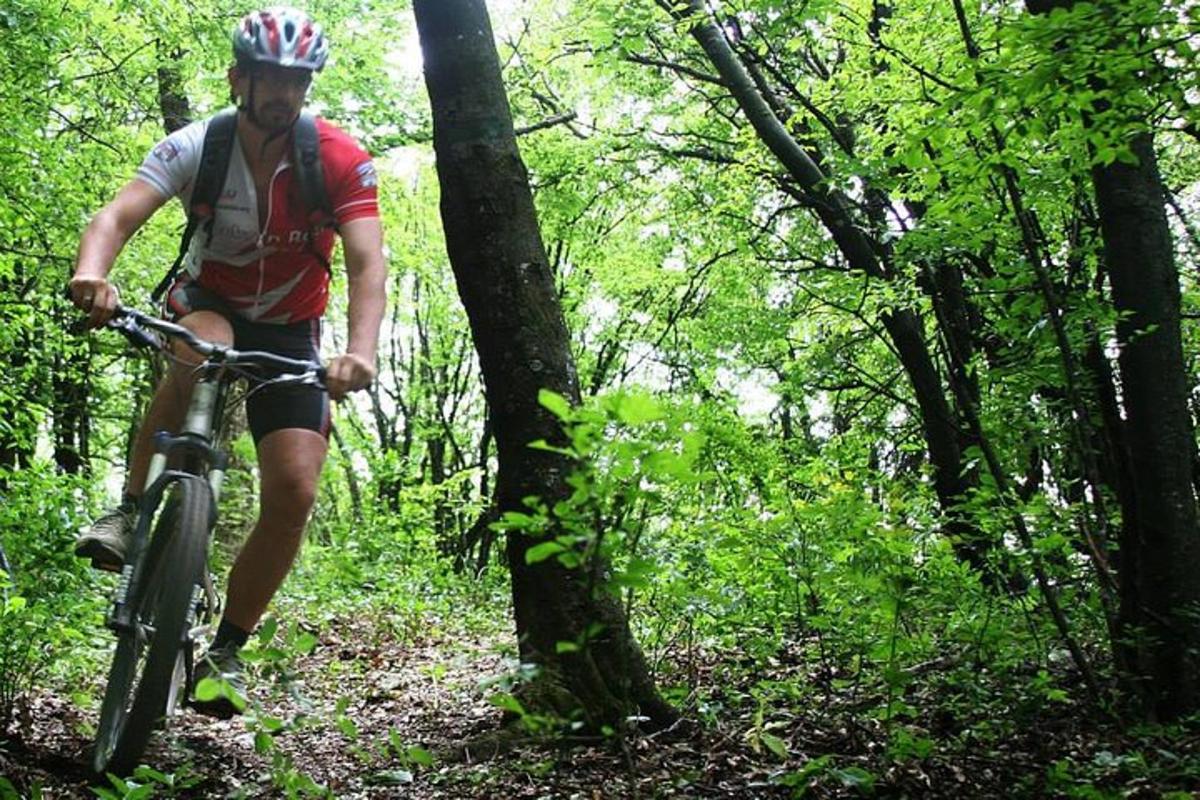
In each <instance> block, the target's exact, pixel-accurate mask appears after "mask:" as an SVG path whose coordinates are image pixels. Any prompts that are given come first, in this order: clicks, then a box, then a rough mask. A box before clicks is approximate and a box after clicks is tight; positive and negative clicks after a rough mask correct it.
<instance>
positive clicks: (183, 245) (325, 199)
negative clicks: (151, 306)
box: [150, 110, 337, 303]
mask: <svg viewBox="0 0 1200 800" xmlns="http://www.w3.org/2000/svg"><path fill="white" fill-rule="evenodd" d="M236 136H237V112H236V111H233V110H229V111H223V112H221V113H220V114H217V115H216V116H215V117H213V118H212V119H211V120H210V121H209V123H208V129H207V130H206V131H205V132H204V147H203V149H201V151H200V170H199V172H198V173H197V174H196V187H195V189H193V190H192V199H191V203H190V204H189V206H188V212H187V225H186V226H185V227H184V229H183V237H182V239H181V241H180V242H179V255H178V256H177V257H176V258H175V263H174V264H172V265H171V269H170V270H168V271H167V274H166V275H164V276H163V279H162V280H161V281H159V283H158V286H156V287H155V289H154V292H153V293H152V294H151V295H150V297H151V300H152V301H153V302H155V303H158V301H159V300H160V299H161V297H162V295H163V293H164V292H165V291H166V290H167V288H168V287H170V285H171V284H172V283H173V282H174V281H175V278H176V276H177V275H178V274H179V269H180V267H181V266H182V265H183V259H184V258H186V257H187V252H188V248H189V247H191V244H192V237H193V236H195V235H196V231H197V230H198V229H199V228H200V227H201V226H203V227H204V231H205V233H206V234H207V236H208V243H210V244H211V243H212V229H213V220H214V219H215V218H216V210H217V199H218V198H219V197H220V196H221V190H222V189H224V188H225V173H226V172H228V171H229V156H230V154H231V153H232V152H233V147H234V143H235V141H236ZM292 168H293V169H294V170H295V171H296V180H297V182H298V183H299V187H300V196H301V197H302V198H303V200H304V206H305V209H306V210H307V212H308V214H307V219H308V224H309V228H310V230H309V237H308V245H309V247H310V248H312V251H313V255H315V256H316V257H317V259H318V260H319V261H320V262H321V264H322V266H324V267H325V270H326V271H329V262H328V261H327V260H326V259H325V258H324V257H323V256H322V255H321V254H320V253H318V252H317V251H316V245H315V241H316V235H317V232H318V231H320V230H321V229H322V228H333V229H334V230H337V222H336V221H335V219H334V216H333V207H332V205H331V204H330V202H329V193H328V192H327V191H326V188H325V173H324V170H323V169H322V168H321V148H320V142H319V139H318V135H317V121H316V119H315V118H314V117H313V115H312V114H309V113H308V112H307V111H305V112H301V114H300V116H299V117H298V118H297V119H296V123H295V124H294V125H293V126H292Z"/></svg>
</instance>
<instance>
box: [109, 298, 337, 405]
mask: <svg viewBox="0 0 1200 800" xmlns="http://www.w3.org/2000/svg"><path fill="white" fill-rule="evenodd" d="M106 325H107V327H109V328H112V329H113V330H115V331H118V332H119V333H121V334H122V335H123V336H124V337H125V338H126V339H128V340H129V341H130V343H131V344H133V345H134V346H135V347H153V348H155V349H161V347H162V344H161V343H160V342H159V340H158V339H156V338H155V337H154V336H153V335H152V334H151V333H150V332H149V331H148V330H146V329H147V328H149V329H150V330H155V331H158V332H159V333H162V334H165V335H166V336H169V337H171V338H173V339H179V340H180V341H182V342H183V343H184V344H186V345H187V346H188V347H190V348H192V349H193V350H195V351H196V352H197V353H199V354H200V355H202V356H204V357H205V358H206V359H208V360H210V361H212V362H214V363H217V364H222V365H227V366H264V367H274V368H275V369H279V370H281V371H283V372H286V373H291V374H293V375H301V374H306V373H314V374H315V375H316V378H317V380H318V381H319V382H320V383H321V384H322V385H324V383H325V367H324V366H323V365H321V364H319V363H317V362H315V361H304V360H302V359H297V358H288V357H286V356H280V355H276V354H275V353H268V352H266V351H265V350H235V349H234V348H232V347H226V346H225V345H222V344H216V343H214V342H209V341H206V340H204V339H201V338H200V337H198V336H196V334H194V333H192V332H191V331H190V330H188V329H187V328H185V327H183V326H182V325H176V324H175V323H174V322H167V321H166V320H165V319H158V318H157V317H151V316H149V315H148V314H143V313H142V312H141V311H138V310H137V309H135V308H127V307H125V306H117V309H116V311H114V312H113V316H112V319H110V320H109V321H108V322H107V323H106Z"/></svg>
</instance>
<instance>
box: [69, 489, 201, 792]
mask: <svg viewBox="0 0 1200 800" xmlns="http://www.w3.org/2000/svg"><path fill="white" fill-rule="evenodd" d="M169 492H170V494H169V496H168V498H167V500H166V503H165V504H164V505H163V507H162V511H161V513H160V514H159V516H158V519H157V520H156V521H155V524H154V534H153V536H151V538H150V542H149V544H148V546H147V548H146V551H145V554H144V555H143V556H142V559H141V562H140V563H139V564H138V565H137V566H136V567H135V569H134V574H133V579H132V581H131V586H130V597H128V598H127V600H126V602H127V603H128V604H129V605H130V608H131V611H132V613H131V615H130V616H131V619H132V621H133V625H132V627H131V629H129V630H124V631H120V632H119V633H118V635H117V649H116V653H115V654H114V656H113V663H112V668H111V669H110V670H109V674H108V686H107V688H106V689H105V692H104V702H103V703H102V705H101V707H100V723H99V726H98V728H97V731H96V745H95V750H94V752H93V756H92V767H93V769H94V770H95V771H96V772H97V773H98V774H103V773H106V772H112V773H116V774H118V775H128V774H129V773H130V772H131V771H132V770H133V768H134V767H136V766H137V762H138V759H140V758H141V756H142V753H143V752H144V751H145V749H146V744H147V742H149V740H150V734H151V733H152V732H153V731H154V728H155V727H157V726H158V724H159V723H160V722H161V721H162V719H163V718H164V717H165V716H166V715H167V714H168V713H169V712H170V711H171V710H172V709H171V708H169V705H170V703H171V702H173V701H175V700H176V699H177V694H178V692H177V689H178V685H179V683H180V682H181V680H180V678H181V675H182V667H183V665H184V663H185V662H184V660H185V658H186V655H185V645H186V643H187V641H188V625H189V621H190V620H191V618H192V616H193V598H194V597H195V588H196V585H197V584H198V583H199V581H200V578H201V575H202V574H203V573H202V571H203V570H204V569H205V563H206V559H207V550H208V530H209V523H210V520H211V515H212V502H211V497H212V494H211V492H210V490H209V487H208V484H207V483H205V482H204V481H203V480H200V479H185V480H182V481H179V482H177V483H175V484H173V485H172V486H171V488H170V490H169Z"/></svg>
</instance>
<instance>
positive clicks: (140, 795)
mask: <svg viewBox="0 0 1200 800" xmlns="http://www.w3.org/2000/svg"><path fill="white" fill-rule="evenodd" d="M107 777H108V782H109V786H111V787H112V788H109V787H106V786H93V787H92V792H93V793H95V795H96V796H97V797H99V798H102V800H146V798H151V797H187V796H189V795H190V794H191V793H190V792H189V791H188V790H189V789H194V788H195V787H197V786H199V785H200V784H202V783H203V782H204V778H203V776H201V775H199V774H197V773H195V772H193V771H192V769H191V767H189V766H186V765H185V766H183V767H180V768H179V769H178V770H176V771H175V772H159V771H158V770H156V769H152V768H150V767H147V766H140V767H138V768H137V769H135V770H134V771H133V775H131V776H130V777H128V778H119V777H117V776H116V775H113V774H112V773H109V774H108V776H107Z"/></svg>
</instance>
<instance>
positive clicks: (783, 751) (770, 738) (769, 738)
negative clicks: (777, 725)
mask: <svg viewBox="0 0 1200 800" xmlns="http://www.w3.org/2000/svg"><path fill="white" fill-rule="evenodd" d="M758 738H759V741H761V742H762V743H763V745H764V746H765V747H766V748H767V749H768V750H770V751H771V752H772V753H774V754H775V755H777V756H779V758H781V759H786V758H787V757H788V746H787V744H786V743H785V742H784V741H783V739H780V738H779V737H778V736H775V735H774V734H771V733H766V732H765V731H764V732H763V733H761V734H760V735H759V737H758Z"/></svg>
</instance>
